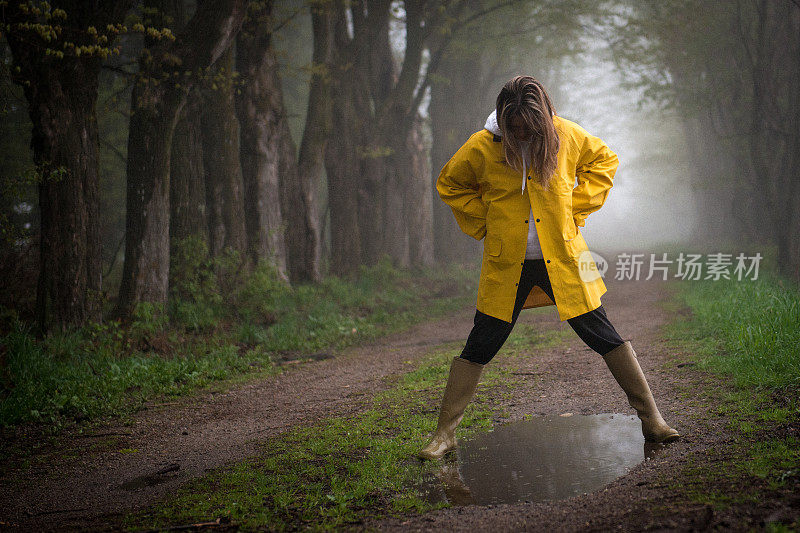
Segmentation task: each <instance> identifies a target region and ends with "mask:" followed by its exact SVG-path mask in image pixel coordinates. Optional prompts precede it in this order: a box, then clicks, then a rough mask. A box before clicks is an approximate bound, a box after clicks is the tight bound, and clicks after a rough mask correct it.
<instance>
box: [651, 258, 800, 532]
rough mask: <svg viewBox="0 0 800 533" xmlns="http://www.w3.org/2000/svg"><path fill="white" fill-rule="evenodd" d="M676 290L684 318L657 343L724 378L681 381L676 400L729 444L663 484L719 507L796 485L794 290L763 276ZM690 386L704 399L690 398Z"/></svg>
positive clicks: (799, 455)
mask: <svg viewBox="0 0 800 533" xmlns="http://www.w3.org/2000/svg"><path fill="white" fill-rule="evenodd" d="M677 287H678V291H677V293H676V301H675V303H676V304H677V305H676V306H675V307H676V308H678V307H680V306H687V307H688V308H689V309H690V310H691V314H690V316H688V317H686V318H685V319H682V320H679V321H676V322H674V323H672V324H670V325H668V326H667V327H666V328H665V330H664V333H665V337H666V339H667V340H668V342H670V343H674V344H675V345H677V346H680V347H681V348H682V350H683V351H686V352H688V353H693V354H694V356H693V357H692V360H693V361H694V362H696V363H697V368H699V369H700V370H702V371H705V372H708V373H709V375H712V376H713V375H717V376H721V377H722V378H723V380H722V381H719V380H711V381H709V380H707V379H706V380H705V381H704V382H703V383H701V384H700V385H698V384H697V383H687V384H685V386H684V387H683V388H684V390H683V394H682V396H683V397H685V399H686V401H687V405H689V406H691V407H692V410H693V411H695V410H696V411H697V412H701V413H707V415H708V416H714V417H721V418H722V419H723V420H725V421H726V426H727V429H728V431H729V432H730V436H731V442H730V443H729V444H728V445H726V446H724V447H721V448H720V449H714V450H706V451H703V452H701V453H702V454H703V457H694V458H690V459H691V460H690V461H688V465H687V466H686V468H685V469H684V471H683V472H681V473H680V475H679V476H678V477H676V478H674V479H673V480H672V485H670V488H672V489H674V490H676V491H679V492H681V493H683V494H684V495H685V496H686V497H687V498H689V499H690V500H692V501H694V502H697V503H702V504H709V505H713V506H715V507H716V508H719V509H724V508H726V507H729V506H734V505H747V504H750V503H753V502H754V501H757V500H759V499H763V498H767V497H768V495H769V494H770V493H772V494H776V493H777V494H780V493H781V491H785V490H788V489H789V488H790V487H792V486H794V485H796V483H797V482H798V481H800V440H798V438H797V436H796V435H793V434H791V432H790V431H787V428H789V429H790V428H792V427H798V425H800V394H798V393H799V392H800V348H798V347H800V290H798V287H797V285H796V284H795V283H792V282H790V281H788V280H786V279H783V278H781V277H779V276H777V275H775V274H774V273H772V272H771V271H762V272H761V273H760V274H759V278H758V279H757V280H743V281H730V280H718V281H712V280H703V281H683V282H680V283H679V284H678V286H677ZM678 362H683V360H681V361H677V360H676V361H673V362H672V366H674V365H675V363H678ZM698 387H700V388H701V389H702V391H703V395H704V396H706V397H707V398H708V399H706V400H698V399H697V398H698V395H697V390H698ZM700 422H701V425H702V422H703V421H702V420H700ZM695 463H696V464H695ZM772 526H774V527H773V528H772V530H774V531H781V530H782V529H781V527H783V526H782V525H780V524H772V525H771V526H770V527H772ZM776 528H777V529H776Z"/></svg>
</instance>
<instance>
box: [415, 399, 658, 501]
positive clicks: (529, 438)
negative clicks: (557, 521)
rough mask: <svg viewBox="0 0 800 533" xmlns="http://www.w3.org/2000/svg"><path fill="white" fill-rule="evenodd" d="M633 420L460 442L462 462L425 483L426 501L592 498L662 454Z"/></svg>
mask: <svg viewBox="0 0 800 533" xmlns="http://www.w3.org/2000/svg"><path fill="white" fill-rule="evenodd" d="M659 447H660V446H659V445H647V448H645V442H644V439H643V438H642V432H641V423H640V422H639V419H638V418H636V417H634V416H627V415H621V414H600V415H590V416H578V415H574V416H548V417H539V418H534V419H532V420H526V421H522V422H516V423H513V424H507V425H504V426H500V427H497V428H495V429H494V431H491V432H488V433H482V434H480V435H477V436H475V437H473V438H471V439H461V440H460V441H459V448H458V452H457V461H456V460H455V458H454V457H453V456H452V455H451V456H450V457H449V458H448V459H447V460H445V461H442V464H441V468H440V469H439V470H438V471H437V473H436V476H435V477H434V478H431V479H427V480H425V483H424V491H425V492H426V494H427V497H428V499H429V500H432V501H443V500H446V501H449V502H450V503H452V504H454V505H471V504H477V505H486V504H492V503H515V502H521V501H531V502H536V501H545V500H560V499H566V498H570V497H572V496H576V495H580V494H584V493H590V492H594V491H596V490H599V489H601V488H602V487H603V486H605V485H607V484H608V483H610V482H611V481H614V480H615V479H616V478H618V477H620V476H622V475H624V474H625V473H626V472H628V471H629V470H630V469H631V468H633V467H634V466H636V465H637V464H639V463H640V462H642V461H643V460H645V458H650V457H652V455H653V454H655V453H657V451H658V449H659Z"/></svg>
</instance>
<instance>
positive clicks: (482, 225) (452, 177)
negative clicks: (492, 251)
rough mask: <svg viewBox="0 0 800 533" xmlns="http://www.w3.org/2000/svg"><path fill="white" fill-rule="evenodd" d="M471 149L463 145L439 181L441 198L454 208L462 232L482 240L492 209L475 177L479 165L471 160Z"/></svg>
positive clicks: (441, 173) (437, 187)
mask: <svg viewBox="0 0 800 533" xmlns="http://www.w3.org/2000/svg"><path fill="white" fill-rule="evenodd" d="M468 154H469V148H468V147H467V146H466V145H465V146H462V147H461V148H460V149H459V150H458V151H457V152H456V153H455V155H453V157H452V158H450V161H448V162H447V164H446V165H445V166H444V168H442V171H441V172H440V173H439V179H438V180H437V181H436V190H437V192H438V193H439V197H440V198H441V199H442V201H444V203H446V204H447V205H449V206H450V209H452V210H453V215H455V217H456V222H458V226H459V227H460V228H461V231H463V232H464V233H466V234H467V235H469V236H470V237H473V238H474V239H477V240H481V239H483V238H484V237H485V236H486V212H487V211H488V206H487V205H486V203H485V202H484V201H483V198H482V197H481V191H480V185H479V184H478V180H477V177H476V175H475V162H473V161H470V159H469V157H468Z"/></svg>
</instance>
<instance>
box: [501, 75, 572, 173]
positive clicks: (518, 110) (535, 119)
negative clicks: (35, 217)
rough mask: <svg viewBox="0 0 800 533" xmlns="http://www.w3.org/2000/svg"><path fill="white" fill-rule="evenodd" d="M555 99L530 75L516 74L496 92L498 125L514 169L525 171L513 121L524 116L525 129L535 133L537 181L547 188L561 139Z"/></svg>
mask: <svg viewBox="0 0 800 533" xmlns="http://www.w3.org/2000/svg"><path fill="white" fill-rule="evenodd" d="M555 114H556V110H555V107H554V106H553V102H552V101H551V100H550V97H549V96H548V95H547V91H545V89H544V87H543V86H542V84H541V83H539V82H538V81H537V80H535V79H534V78H532V77H531V76H516V77H515V78H512V79H510V80H508V81H507V82H506V84H505V85H504V86H503V89H502V90H501V91H500V94H499V95H497V125H498V126H499V127H500V131H501V132H502V134H503V155H504V156H505V158H506V162H507V163H508V164H509V165H511V167H512V168H514V169H515V170H518V171H522V154H521V153H520V146H519V142H520V141H523V140H527V139H517V138H515V137H514V135H513V133H512V127H511V124H512V120H513V119H514V118H515V117H519V118H521V119H522V122H523V124H524V126H525V131H526V132H528V134H529V135H532V137H533V138H532V140H531V144H530V148H531V154H530V155H531V157H530V161H531V167H532V168H533V171H534V174H535V178H534V179H536V181H537V183H539V185H541V186H542V187H543V188H544V189H547V188H548V185H549V183H550V180H551V178H552V177H553V174H554V173H555V170H556V166H557V164H558V149H559V147H560V145H561V141H560V140H559V138H558V132H556V127H555V124H553V115H555Z"/></svg>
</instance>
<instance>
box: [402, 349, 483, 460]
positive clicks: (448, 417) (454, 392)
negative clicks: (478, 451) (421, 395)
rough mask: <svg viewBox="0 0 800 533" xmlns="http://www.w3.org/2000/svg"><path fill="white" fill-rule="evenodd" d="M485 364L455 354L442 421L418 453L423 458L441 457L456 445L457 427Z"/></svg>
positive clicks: (446, 391) (445, 395)
mask: <svg viewBox="0 0 800 533" xmlns="http://www.w3.org/2000/svg"><path fill="white" fill-rule="evenodd" d="M482 372H483V365H481V364H478V363H473V362H472V361H467V360H466V359H464V358H462V357H454V358H453V362H452V364H451V365H450V376H449V377H448V378H447V386H446V387H445V389H444V397H443V398H442V406H441V408H440V410H439V422H438V423H437V425H436V431H435V432H434V434H433V437H432V438H431V441H430V442H429V443H428V445H427V446H425V447H424V448H423V449H422V450H421V451H420V452H419V454H418V456H419V457H420V458H421V459H440V458H441V457H442V456H444V454H446V453H447V452H449V451H451V450H454V449H455V448H456V444H457V442H456V427H457V426H458V424H459V422H461V418H462V417H463V416H464V409H466V407H467V404H469V402H470V401H472V396H473V395H474V394H475V388H476V387H477V385H478V380H480V378H481V373H482Z"/></svg>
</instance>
